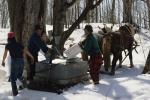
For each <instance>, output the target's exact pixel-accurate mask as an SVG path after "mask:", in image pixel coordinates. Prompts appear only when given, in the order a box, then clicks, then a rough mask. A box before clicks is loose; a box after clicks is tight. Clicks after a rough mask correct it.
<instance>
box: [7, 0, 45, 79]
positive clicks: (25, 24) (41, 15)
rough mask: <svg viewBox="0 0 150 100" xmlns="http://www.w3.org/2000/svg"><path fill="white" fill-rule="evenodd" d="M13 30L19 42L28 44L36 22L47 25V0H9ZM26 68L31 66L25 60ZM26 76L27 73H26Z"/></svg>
mask: <svg viewBox="0 0 150 100" xmlns="http://www.w3.org/2000/svg"><path fill="white" fill-rule="evenodd" d="M7 1H8V9H9V16H10V27H11V31H13V32H15V36H16V38H17V40H18V42H20V43H22V44H23V45H24V46H25V47H26V46H27V42H28V39H29V37H30V35H31V34H32V33H33V29H34V26H35V25H36V24H42V25H45V15H46V7H47V6H46V5H47V0H7ZM25 70H27V75H28V74H29V67H28V64H27V62H25ZM25 76H26V75H25Z"/></svg>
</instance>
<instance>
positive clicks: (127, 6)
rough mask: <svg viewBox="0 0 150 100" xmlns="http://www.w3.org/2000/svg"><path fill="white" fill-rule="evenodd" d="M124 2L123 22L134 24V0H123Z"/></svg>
mask: <svg viewBox="0 0 150 100" xmlns="http://www.w3.org/2000/svg"><path fill="white" fill-rule="evenodd" d="M122 1H123V22H124V23H126V22H129V23H133V20H132V3H133V0H122Z"/></svg>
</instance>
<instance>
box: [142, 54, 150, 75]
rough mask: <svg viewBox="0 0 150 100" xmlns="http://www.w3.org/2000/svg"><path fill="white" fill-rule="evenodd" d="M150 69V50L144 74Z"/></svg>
mask: <svg viewBox="0 0 150 100" xmlns="http://www.w3.org/2000/svg"><path fill="white" fill-rule="evenodd" d="M149 71H150V51H149V54H148V57H147V61H146V64H145V67H144V70H143V72H142V73H143V74H145V73H147V72H149Z"/></svg>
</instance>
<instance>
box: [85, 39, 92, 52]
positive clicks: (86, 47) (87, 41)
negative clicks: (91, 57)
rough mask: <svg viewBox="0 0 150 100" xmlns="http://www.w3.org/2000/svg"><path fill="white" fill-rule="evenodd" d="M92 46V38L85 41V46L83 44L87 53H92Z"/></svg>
mask: <svg viewBox="0 0 150 100" xmlns="http://www.w3.org/2000/svg"><path fill="white" fill-rule="evenodd" d="M91 47H92V41H91V40H90V39H88V40H86V41H85V44H84V46H83V50H84V51H85V52H86V53H87V54H90V50H91Z"/></svg>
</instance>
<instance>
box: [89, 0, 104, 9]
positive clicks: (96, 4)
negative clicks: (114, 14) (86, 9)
mask: <svg viewBox="0 0 150 100" xmlns="http://www.w3.org/2000/svg"><path fill="white" fill-rule="evenodd" d="M102 1H103V0H98V1H97V2H96V3H95V4H93V6H92V8H91V9H94V8H95V7H97V6H98V5H99V4H100V3H101V2H102Z"/></svg>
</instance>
